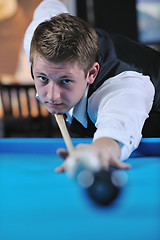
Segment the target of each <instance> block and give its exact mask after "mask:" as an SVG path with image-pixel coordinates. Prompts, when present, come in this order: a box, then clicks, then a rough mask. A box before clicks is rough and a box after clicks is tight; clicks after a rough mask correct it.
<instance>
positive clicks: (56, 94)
mask: <svg viewBox="0 0 160 240" xmlns="http://www.w3.org/2000/svg"><path fill="white" fill-rule="evenodd" d="M47 98H48V101H51V102H56V101H57V100H58V99H59V98H60V89H59V86H57V84H56V83H54V82H50V84H49V85H48V89H47Z"/></svg>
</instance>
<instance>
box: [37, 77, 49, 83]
mask: <svg viewBox="0 0 160 240" xmlns="http://www.w3.org/2000/svg"><path fill="white" fill-rule="evenodd" d="M37 78H38V79H39V80H40V81H41V82H43V83H47V82H48V80H49V79H48V78H47V77H46V76H42V75H39V76H37Z"/></svg>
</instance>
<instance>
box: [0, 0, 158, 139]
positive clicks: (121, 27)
mask: <svg viewBox="0 0 160 240" xmlns="http://www.w3.org/2000/svg"><path fill="white" fill-rule="evenodd" d="M40 2H41V0H27V1H26V0H0V91H1V92H0V95H1V98H0V137H59V136H60V133H59V130H58V128H57V124H56V123H55V120H54V118H53V117H52V116H51V115H50V114H49V113H48V112H47V111H46V109H44V107H43V106H42V105H41V104H40V103H39V102H37V100H36V99H35V89H34V84H33V81H32V78H31V75H30V69H29V65H28V62H27V59H26V56H25V53H24V51H23V37H24V33H25V30H26V28H27V26H28V25H29V23H30V22H31V20H32V15H33V12H34V9H35V8H36V7H37V6H38V5H39V3H40ZM62 2H64V4H66V6H67V8H68V9H69V12H70V13H71V14H73V15H78V16H80V17H82V18H84V19H85V20H87V21H88V22H89V23H91V24H92V25H93V26H95V27H99V28H102V29H105V30H107V31H108V32H110V33H120V34H123V35H126V36H127V37H130V38H132V39H134V40H136V41H139V42H143V43H145V44H146V45H149V46H151V47H153V48H155V49H156V50H158V51H160V0H122V1H119V0H98V1H97V0H62Z"/></svg>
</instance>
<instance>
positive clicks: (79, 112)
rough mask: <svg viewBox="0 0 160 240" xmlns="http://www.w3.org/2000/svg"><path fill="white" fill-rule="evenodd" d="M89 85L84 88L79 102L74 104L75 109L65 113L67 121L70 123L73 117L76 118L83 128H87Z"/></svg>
mask: <svg viewBox="0 0 160 240" xmlns="http://www.w3.org/2000/svg"><path fill="white" fill-rule="evenodd" d="M88 89H89V85H88V86H87V88H86V91H85V93H84V95H83V96H82V98H81V100H80V101H79V102H78V103H77V104H76V106H75V107H73V108H71V109H70V110H69V111H68V112H67V113H66V115H67V119H66V120H67V121H68V122H70V123H71V122H72V119H73V117H74V118H76V119H77V120H78V121H79V122H80V123H81V124H82V125H83V126H84V127H85V128H87V123H88V121H87V111H86V107H87V94H88Z"/></svg>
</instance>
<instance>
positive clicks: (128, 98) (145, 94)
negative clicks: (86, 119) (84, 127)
mask: <svg viewBox="0 0 160 240" xmlns="http://www.w3.org/2000/svg"><path fill="white" fill-rule="evenodd" d="M154 93H155V90H154V86H153V84H152V82H151V80H150V78H149V77H148V76H144V75H142V74H141V73H137V72H132V71H127V72H123V73H121V74H119V75H117V76H115V77H112V78H110V79H108V80H106V81H105V82H104V83H103V85H102V86H101V87H100V88H99V89H97V90H96V91H95V92H94V93H93V94H92V95H91V97H90V99H89V103H88V112H89V116H90V118H91V120H92V121H93V122H94V123H95V126H96V127H97V131H96V132H95V134H94V138H93V141H94V140H96V139H98V138H101V137H109V138H113V139H115V140H117V141H118V142H119V143H120V146H121V156H120V160H121V161H123V160H125V159H127V158H128V157H129V156H130V154H131V153H132V151H133V150H135V149H136V148H137V147H138V145H139V143H140V140H141V137H142V135H141V131H142V127H143V125H144V122H145V120H146V118H148V113H149V112H150V110H151V107H152V104H153V99H154Z"/></svg>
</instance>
